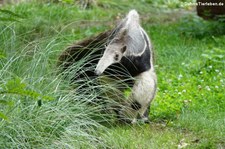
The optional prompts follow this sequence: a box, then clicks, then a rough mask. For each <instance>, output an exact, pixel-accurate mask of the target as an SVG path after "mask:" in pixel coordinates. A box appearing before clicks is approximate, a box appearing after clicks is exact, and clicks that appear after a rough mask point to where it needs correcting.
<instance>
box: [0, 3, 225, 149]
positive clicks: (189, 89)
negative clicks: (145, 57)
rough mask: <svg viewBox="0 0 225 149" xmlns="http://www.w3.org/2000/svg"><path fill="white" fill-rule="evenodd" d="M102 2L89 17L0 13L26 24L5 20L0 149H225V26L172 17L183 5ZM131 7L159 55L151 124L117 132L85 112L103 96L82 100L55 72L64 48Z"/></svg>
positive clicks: (56, 11)
mask: <svg viewBox="0 0 225 149" xmlns="http://www.w3.org/2000/svg"><path fill="white" fill-rule="evenodd" d="M99 3H100V4H99V6H95V7H94V8H92V9H88V10H84V9H81V8H79V7H77V6H74V5H71V4H62V3H44V2H43V3H41V2H33V3H21V4H18V5H8V6H4V7H2V8H3V9H8V10H11V11H12V12H14V13H16V14H19V15H20V16H22V17H21V18H20V17H16V18H15V19H17V20H18V21H14V20H13V19H11V20H8V21H1V20H0V45H1V47H0V95H1V97H0V117H1V119H0V130H1V131H0V148H178V145H181V146H182V145H183V146H184V145H185V144H186V145H187V146H186V148H210V149H211V148H225V141H224V137H225V121H224V118H225V114H224V111H225V99H224V98H225V93H224V85H225V79H224V75H225V52H224V51H225V48H224V44H225V35H224V30H223V29H224V28H223V27H224V26H223V25H221V24H217V23H215V22H207V21H203V20H202V19H200V18H197V17H195V16H194V15H195V14H193V13H192V12H188V13H187V11H186V10H182V9H170V7H171V6H173V7H172V8H177V3H178V2H177V1H175V2H174V3H170V4H169V5H168V6H169V8H165V7H164V5H166V3H164V2H161V1H160V3H158V5H160V4H161V3H163V8H158V7H159V6H157V7H156V3H155V2H154V3H152V1H141V2H136V1H130V2H129V3H126V2H125V1H122V2H121V5H117V3H116V1H113V2H111V1H110V2H109V3H107V1H103V0H102V1H100V2H99ZM178 4H179V3H178ZM131 8H135V9H137V10H138V11H139V12H140V15H141V18H142V25H143V27H144V28H145V30H146V31H147V33H148V34H149V35H150V38H151V40H152V43H153V46H154V51H155V68H156V72H157V75H158V92H157V96H156V98H155V100H154V101H153V103H152V107H151V113H150V118H151V124H150V125H147V124H137V125H135V126H132V125H118V124H116V123H115V122H114V121H113V120H112V118H111V117H110V116H109V115H105V114H102V113H100V112H99V110H100V108H99V107H101V105H99V106H89V105H88V104H87V102H86V101H90V100H92V99H95V98H96V96H98V94H100V93H96V92H94V91H93V90H92V88H90V91H89V92H90V94H89V95H86V94H83V93H82V92H76V91H75V90H73V89H72V88H71V86H70V85H69V82H68V81H66V80H64V79H62V76H61V75H60V74H58V73H57V72H58V70H57V67H56V63H57V58H58V56H59V54H60V53H61V52H62V51H63V50H64V49H65V48H66V47H67V46H68V45H71V44H72V43H74V42H75V41H77V40H82V39H83V38H85V37H89V36H92V35H95V34H98V33H100V32H102V31H105V30H107V29H109V28H111V27H113V25H115V24H116V20H117V19H118V18H122V16H124V15H125V14H126V13H127V12H128V10H129V9H131ZM178 8H179V7H178ZM179 13H182V14H183V16H180V15H177V14H179ZM3 15H7V14H3V13H0V16H3ZM8 15H9V14H8ZM3 17H4V16H3ZM172 18H173V19H172ZM215 25H219V27H218V29H221V30H219V31H218V30H216V31H215V32H214V29H215ZM76 67H79V64H77V65H75V69H76ZM108 87H109V86H108ZM105 88H107V86H106V87H105ZM80 99H83V100H80ZM40 100H41V101H42V106H39V105H38V104H40V102H38V101H40ZM102 122H104V123H102ZM106 122H107V124H105V123H106Z"/></svg>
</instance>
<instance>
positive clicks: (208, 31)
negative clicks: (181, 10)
mask: <svg viewBox="0 0 225 149" xmlns="http://www.w3.org/2000/svg"><path fill="white" fill-rule="evenodd" d="M222 20H223V19H222V18H221V19H219V20H218V21H206V20H203V19H202V18H200V17H198V16H196V15H189V16H187V17H184V18H182V19H181V22H180V25H179V30H180V33H181V34H182V35H184V36H191V37H194V38H199V39H201V38H204V37H210V36H218V35H223V34H225V24H224V22H223V21H222Z"/></svg>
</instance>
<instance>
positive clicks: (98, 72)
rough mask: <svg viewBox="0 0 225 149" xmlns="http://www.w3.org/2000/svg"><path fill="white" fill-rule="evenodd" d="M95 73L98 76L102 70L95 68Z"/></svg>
mask: <svg viewBox="0 0 225 149" xmlns="http://www.w3.org/2000/svg"><path fill="white" fill-rule="evenodd" d="M94 72H95V75H97V76H100V75H101V74H102V72H101V71H99V70H97V69H95V71H94Z"/></svg>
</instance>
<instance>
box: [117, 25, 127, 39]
mask: <svg viewBox="0 0 225 149" xmlns="http://www.w3.org/2000/svg"><path fill="white" fill-rule="evenodd" d="M127 34H128V29H127V28H122V29H121V30H120V31H119V33H118V38H119V39H120V40H121V41H125V40H126V37H127Z"/></svg>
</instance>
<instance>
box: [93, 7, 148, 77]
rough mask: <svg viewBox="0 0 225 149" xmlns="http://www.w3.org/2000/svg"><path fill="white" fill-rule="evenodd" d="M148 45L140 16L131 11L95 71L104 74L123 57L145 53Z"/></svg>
mask: <svg viewBox="0 0 225 149" xmlns="http://www.w3.org/2000/svg"><path fill="white" fill-rule="evenodd" d="M145 46H146V43H145V40H144V37H143V33H142V29H141V27H140V25H139V15H138V13H137V12H136V10H131V11H130V12H129V13H128V15H127V16H126V18H125V19H123V20H122V21H121V23H120V24H119V25H118V27H116V33H115V36H114V38H113V39H112V40H111V41H110V42H109V44H108V45H107V46H106V49H105V51H104V54H103V56H102V57H101V59H100V60H99V62H98V64H97V67H96V69H95V73H96V75H100V74H102V73H103V72H104V71H105V69H106V68H108V67H109V66H110V65H112V64H114V63H119V62H120V60H121V59H122V57H123V56H127V55H132V56H135V55H138V54H139V53H141V52H143V49H144V48H145Z"/></svg>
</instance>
